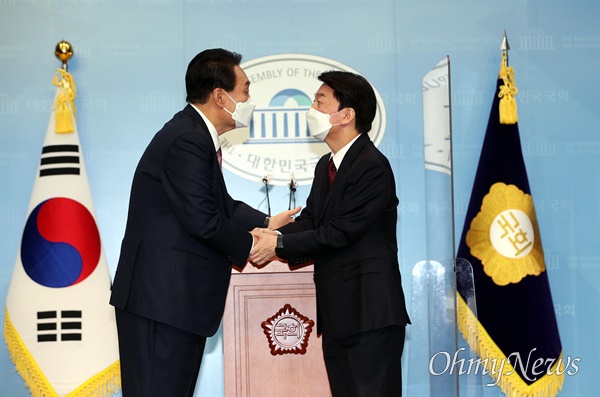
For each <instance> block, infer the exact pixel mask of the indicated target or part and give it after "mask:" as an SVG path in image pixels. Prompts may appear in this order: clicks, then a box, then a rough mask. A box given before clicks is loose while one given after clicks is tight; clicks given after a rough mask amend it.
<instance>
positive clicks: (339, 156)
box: [330, 134, 361, 170]
mask: <svg viewBox="0 0 600 397" xmlns="http://www.w3.org/2000/svg"><path fill="white" fill-rule="evenodd" d="M360 135H361V134H358V135H357V136H356V138H354V139H353V140H351V141H350V142H348V143H347V144H346V145H345V146H344V147H343V148H341V149H340V150H338V151H337V153H336V154H333V153H332V154H331V157H330V158H332V159H333V164H335V169H337V170H339V169H340V165H341V164H342V160H343V159H344V156H345V155H346V153H348V150H350V146H352V144H353V143H354V142H355V141H356V140H357V139H358V138H359V137H360Z"/></svg>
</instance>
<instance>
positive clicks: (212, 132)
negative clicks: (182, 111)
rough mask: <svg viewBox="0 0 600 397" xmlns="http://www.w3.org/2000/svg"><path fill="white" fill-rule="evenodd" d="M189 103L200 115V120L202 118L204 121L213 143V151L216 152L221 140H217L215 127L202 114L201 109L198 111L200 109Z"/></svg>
mask: <svg viewBox="0 0 600 397" xmlns="http://www.w3.org/2000/svg"><path fill="white" fill-rule="evenodd" d="M191 105H192V107H193V108H194V109H196V111H197V112H198V114H199V115H200V116H201V117H202V120H204V123H206V127H207V128H208V132H209V133H210V137H211V138H212V140H213V144H214V145H215V152H216V151H217V150H219V148H220V147H221V141H219V133H218V132H217V129H216V128H215V126H214V125H213V124H212V123H211V122H210V120H209V119H208V117H206V116H205V115H204V113H202V111H200V109H198V108H197V107H196V106H195V105H194V104H191Z"/></svg>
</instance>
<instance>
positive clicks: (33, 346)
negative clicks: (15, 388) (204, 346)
mask: <svg viewBox="0 0 600 397" xmlns="http://www.w3.org/2000/svg"><path fill="white" fill-rule="evenodd" d="M54 82H55V84H56V85H57V91H56V97H55V102H54V107H53V109H52V113H51V114H50V121H49V123H48V129H47V131H46V138H45V141H44V145H43V149H42V154H41V156H40V163H39V167H38V172H37V175H36V178H35V182H34V185H33V191H32V194H31V199H30V202H29V210H28V212H27V218H26V220H25V226H24V230H23V236H22V239H21V247H20V249H19V251H18V252H17V259H16V261H15V266H14V270H13V274H12V279H11V283H10V287H9V290H8V295H7V297H6V311H5V315H4V339H5V340H6V345H7V347H8V351H9V353H10V356H11V359H12V360H13V362H14V363H15V366H16V370H17V371H18V373H19V374H20V375H21V376H22V377H23V379H24V381H25V384H26V386H27V387H28V388H29V390H30V392H31V395H33V396H45V397H50V396H73V397H74V396H86V397H87V396H107V395H110V394H112V393H115V392H117V391H118V389H119V387H120V375H119V355H118V349H117V332H116V324H115V314H114V310H113V309H112V307H111V306H110V305H109V303H108V300H109V295H110V275H109V272H108V267H107V263H106V258H105V255H104V252H103V249H102V243H101V240H100V234H99V232H98V227H97V224H96V215H95V211H94V205H93V202H92V195H91V191H90V186H89V183H88V178H87V171H86V168H85V163H84V161H83V153H82V150H81V146H80V143H79V136H78V134H77V126H76V123H75V115H74V113H75V105H74V99H75V83H74V81H73V79H72V77H71V75H70V74H69V73H67V71H66V69H58V74H57V78H56V79H55V81H54Z"/></svg>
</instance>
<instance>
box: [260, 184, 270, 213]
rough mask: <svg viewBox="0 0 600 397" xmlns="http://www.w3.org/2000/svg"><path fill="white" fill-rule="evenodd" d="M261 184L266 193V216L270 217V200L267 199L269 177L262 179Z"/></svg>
mask: <svg viewBox="0 0 600 397" xmlns="http://www.w3.org/2000/svg"><path fill="white" fill-rule="evenodd" d="M262 183H264V184H265V190H266V191H267V215H268V216H271V200H270V199H269V175H265V176H263V177H262Z"/></svg>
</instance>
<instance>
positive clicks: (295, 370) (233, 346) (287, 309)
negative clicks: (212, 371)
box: [223, 261, 331, 397]
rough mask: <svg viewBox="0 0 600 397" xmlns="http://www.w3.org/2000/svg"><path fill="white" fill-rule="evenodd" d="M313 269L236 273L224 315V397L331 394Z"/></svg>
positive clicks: (279, 267) (274, 267) (272, 267)
mask: <svg viewBox="0 0 600 397" xmlns="http://www.w3.org/2000/svg"><path fill="white" fill-rule="evenodd" d="M315 299H316V298H315V287H314V282H313V266H312V265H309V266H305V267H302V268H299V269H295V270H290V268H289V266H288V265H287V264H286V263H283V262H278V261H274V262H271V263H269V264H268V265H266V266H264V267H261V268H257V267H255V266H253V265H252V264H247V265H246V266H245V267H244V269H243V270H242V271H238V270H236V269H234V270H232V275H231V283H230V285H229V292H228V294H227V303H226V305H225V314H224V316H223V350H224V361H225V396H226V397H232V396H243V397H296V396H302V397H328V396H331V392H330V390H329V383H328V381H327V373H326V372H325V363H324V362H323V353H322V350H321V338H318V337H317V332H316V303H315Z"/></svg>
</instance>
